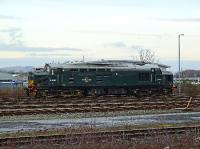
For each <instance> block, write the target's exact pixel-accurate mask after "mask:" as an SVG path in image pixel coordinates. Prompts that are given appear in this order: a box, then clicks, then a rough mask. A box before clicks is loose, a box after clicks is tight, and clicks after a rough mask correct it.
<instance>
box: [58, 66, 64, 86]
mask: <svg viewBox="0 0 200 149" xmlns="http://www.w3.org/2000/svg"><path fill="white" fill-rule="evenodd" d="M62 83H63V69H62V68H58V69H57V84H58V86H61V85H62Z"/></svg>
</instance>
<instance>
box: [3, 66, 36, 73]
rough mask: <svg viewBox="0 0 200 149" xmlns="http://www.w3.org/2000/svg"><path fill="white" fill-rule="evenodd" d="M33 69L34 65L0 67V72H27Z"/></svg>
mask: <svg viewBox="0 0 200 149" xmlns="http://www.w3.org/2000/svg"><path fill="white" fill-rule="evenodd" d="M33 70H34V67H32V66H14V67H3V68H0V71H1V72H8V73H27V72H30V71H33Z"/></svg>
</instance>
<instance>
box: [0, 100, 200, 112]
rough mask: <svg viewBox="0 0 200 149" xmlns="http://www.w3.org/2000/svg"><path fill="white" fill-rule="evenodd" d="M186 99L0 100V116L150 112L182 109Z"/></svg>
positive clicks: (199, 102) (196, 104)
mask: <svg viewBox="0 0 200 149" xmlns="http://www.w3.org/2000/svg"><path fill="white" fill-rule="evenodd" d="M188 100H189V97H186V96H185V97H184V96H182V97H176V96H174V97H173V96H169V97H166V96H163V97H145V98H142V99H139V98H135V97H96V98H92V97H85V98H82V99H80V98H76V97H72V98H56V99H34V100H33V99H26V98H24V99H21V100H10V99H0V102H1V104H0V116H10V115H30V114H51V113H76V112H106V111H125V110H152V109H157V110H158V109H163V110H164V109H165V110H167V109H175V108H185V107H186V106H187V104H188ZM189 107H190V108H197V107H200V97H199V96H197V97H195V98H194V99H193V100H192V102H191V103H190V105H189Z"/></svg>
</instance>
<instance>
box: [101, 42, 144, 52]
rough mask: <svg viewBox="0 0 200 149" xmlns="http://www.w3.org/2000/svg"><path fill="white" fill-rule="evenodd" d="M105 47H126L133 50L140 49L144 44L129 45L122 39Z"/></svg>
mask: <svg viewBox="0 0 200 149" xmlns="http://www.w3.org/2000/svg"><path fill="white" fill-rule="evenodd" d="M104 47H114V48H124V49H133V50H138V49H141V48H143V46H140V45H128V44H126V43H124V42H122V41H119V42H114V43H109V44H105V45H104Z"/></svg>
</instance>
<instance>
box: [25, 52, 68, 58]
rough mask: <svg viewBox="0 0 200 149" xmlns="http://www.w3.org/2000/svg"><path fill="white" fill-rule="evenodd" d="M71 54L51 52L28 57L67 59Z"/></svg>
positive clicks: (32, 54) (30, 54) (33, 54)
mask: <svg viewBox="0 0 200 149" xmlns="http://www.w3.org/2000/svg"><path fill="white" fill-rule="evenodd" d="M70 55H71V54H63V53H49V52H45V53H44V52H43V53H41V54H40V53H29V54H27V55H26V56H30V57H49V56H51V57H65V56H70Z"/></svg>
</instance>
